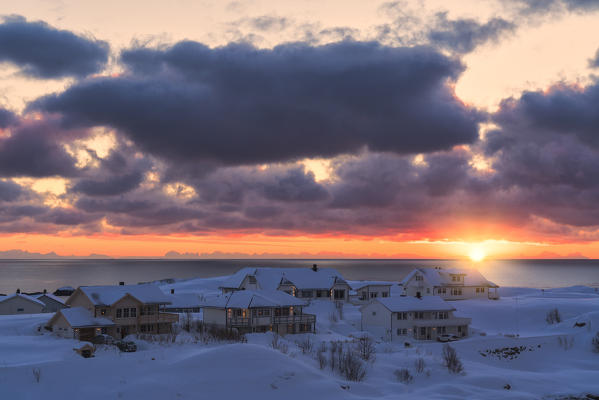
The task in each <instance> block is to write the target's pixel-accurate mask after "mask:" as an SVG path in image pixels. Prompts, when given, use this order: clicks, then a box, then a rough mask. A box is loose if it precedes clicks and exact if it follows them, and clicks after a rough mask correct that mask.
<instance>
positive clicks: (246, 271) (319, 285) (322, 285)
mask: <svg viewBox="0 0 599 400" xmlns="http://www.w3.org/2000/svg"><path fill="white" fill-rule="evenodd" d="M248 275H253V276H255V277H256V280H257V281H258V285H259V286H260V288H261V289H265V290H276V289H277V288H278V287H279V284H280V283H281V280H283V279H286V280H287V281H289V282H290V283H292V284H293V285H294V286H295V287H296V288H298V289H326V290H328V289H330V288H332V287H333V285H334V284H335V283H345V280H344V279H343V276H341V274H340V273H339V272H337V270H335V269H333V268H318V270H317V271H314V270H312V269H311V268H253V267H246V268H242V269H240V270H239V271H237V272H236V273H234V274H233V275H231V276H230V277H229V278H227V280H225V281H224V282H223V284H222V285H221V287H223V288H234V289H238V288H239V287H240V285H241V283H242V282H243V280H244V279H245V277H246V276H248Z"/></svg>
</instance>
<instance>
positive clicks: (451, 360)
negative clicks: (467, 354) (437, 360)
mask: <svg viewBox="0 0 599 400" xmlns="http://www.w3.org/2000/svg"><path fill="white" fill-rule="evenodd" d="M443 362H444V365H445V367H447V370H448V371H449V372H451V373H453V374H459V373H460V372H462V371H463V370H464V366H463V365H462V362H461V361H460V359H459V358H458V353H456V351H455V349H454V348H453V347H451V346H450V345H448V344H446V345H444V346H443Z"/></svg>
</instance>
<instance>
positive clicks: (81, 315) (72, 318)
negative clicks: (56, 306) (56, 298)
mask: <svg viewBox="0 0 599 400" xmlns="http://www.w3.org/2000/svg"><path fill="white" fill-rule="evenodd" d="M59 314H62V315H63V316H64V318H65V319H66V320H67V322H68V323H69V325H71V327H73V328H83V327H88V326H113V325H114V322H112V321H111V320H109V319H108V318H104V317H94V316H93V315H92V314H91V313H90V312H89V311H88V310H87V309H86V308H83V307H73V308H63V309H62V310H60V311H58V312H57V313H56V315H59ZM53 319H54V318H53Z"/></svg>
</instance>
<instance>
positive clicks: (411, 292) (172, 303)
mask: <svg viewBox="0 0 599 400" xmlns="http://www.w3.org/2000/svg"><path fill="white" fill-rule="evenodd" d="M598 326H599V294H598V293H597V291H596V290H595V289H592V288H587V287H573V288H564V289H552V290H543V291H542V290H539V289H527V288H499V287H498V285H496V284H495V283H493V282H490V281H488V280H487V279H486V278H485V277H484V276H483V275H482V274H481V273H480V272H478V271H477V270H475V269H472V268H463V269H458V268H440V267H430V268H414V269H413V270H412V271H411V272H410V273H409V274H407V275H406V276H405V277H404V278H403V279H402V280H401V281H395V282H394V281H351V280H347V279H345V278H344V277H343V276H342V275H341V274H340V273H339V272H338V271H337V270H335V269H333V268H321V267H319V266H318V265H316V264H315V265H311V266H310V265H307V266H306V267H302V268H266V267H265V268H255V267H248V268H242V269H240V270H239V271H237V272H236V273H234V274H232V275H230V276H222V277H216V278H194V279H186V280H175V279H164V280H160V281H155V282H146V283H139V284H126V283H125V282H118V283H117V284H115V285H113V286H81V287H77V288H74V287H61V288H58V289H57V290H55V291H54V292H52V293H50V292H48V291H47V290H42V291H41V292H38V293H23V292H21V291H20V290H18V291H16V292H15V293H13V294H10V295H4V296H0V349H1V350H2V351H1V352H0V364H1V363H4V365H9V366H14V367H15V368H16V369H14V370H12V372H11V373H13V374H17V375H18V372H16V371H23V370H27V369H29V370H30V371H29V372H28V374H24V375H27V377H25V376H15V379H17V380H19V379H31V375H32V372H31V368H29V366H30V365H35V366H34V367H32V368H33V371H34V372H33V375H34V379H38V378H35V374H36V372H35V371H42V370H46V369H48V366H50V365H52V362H57V360H56V358H57V359H58V360H60V362H59V364H60V363H64V362H67V364H66V365H67V366H69V367H70V368H72V367H73V366H74V365H78V366H79V367H77V368H83V369H84V370H87V369H90V370H95V368H104V369H105V368H107V366H108V365H109V366H110V367H109V368H110V369H111V370H112V369H114V371H123V369H124V370H126V369H128V368H131V367H132V364H131V363H132V362H133V363H135V362H137V363H139V362H145V361H143V360H151V361H159V360H170V361H168V363H175V364H177V363H178V362H179V361H177V360H180V359H181V358H183V359H185V360H187V358H191V359H194V358H196V357H199V358H200V359H201V358H204V357H207V359H205V360H203V361H198V360H196V361H197V362H196V361H194V362H191V361H189V362H186V363H185V365H186V367H185V368H199V370H198V373H199V374H201V375H203V374H208V376H212V372H208V371H210V370H211V369H212V367H211V366H212V365H220V362H221V361H222V362H225V363H227V365H229V366H228V367H227V368H228V369H231V370H234V369H236V368H244V370H245V371H246V372H244V374H249V375H248V376H253V374H254V373H255V372H256V371H254V367H256V366H257V365H258V364H256V363H262V361H260V360H263V359H265V360H266V359H270V358H272V357H275V358H276V359H277V360H276V361H273V360H271V364H269V365H268V366H267V367H264V368H266V369H265V371H266V370H268V371H270V374H266V375H264V376H262V375H261V377H260V378H252V379H258V380H264V379H266V380H269V379H271V378H272V376H273V374H275V373H276V372H275V371H277V370H281V371H287V370H290V371H292V372H289V373H290V374H292V375H290V376H287V377H283V378H281V377H279V378H277V379H278V380H279V381H280V380H281V379H282V380H283V383H282V382H278V383H276V382H274V383H271V384H269V385H267V386H268V387H262V388H261V389H260V390H261V391H262V392H261V393H263V395H264V396H263V397H267V398H275V397H276V396H275V394H276V393H275V394H272V393H271V392H272V391H274V392H276V391H278V390H279V388H283V387H284V386H285V385H287V384H288V383H290V382H291V381H296V380H297V379H296V375H295V374H299V375H301V374H300V372H299V370H301V371H303V372H302V373H307V374H308V376H311V377H312V378H310V379H316V378H315V376H318V379H317V380H318V381H322V382H321V383H322V384H324V385H325V386H330V385H331V384H332V385H333V386H334V388H333V387H329V389H327V390H331V391H332V392H331V397H333V398H345V397H344V396H347V395H350V394H354V395H356V396H358V397H359V398H370V397H372V396H375V395H376V393H378V394H380V395H383V396H385V395H391V393H396V392H397V391H398V390H399V392H401V393H411V394H412V395H414V396H415V398H418V397H419V396H422V397H423V398H434V397H435V395H434V393H436V392H435V390H441V392H443V395H444V396H445V395H447V393H446V392H445V391H444V390H442V387H443V385H451V383H452V382H453V381H456V380H459V381H461V386H460V387H461V388H462V389H460V390H466V391H468V390H472V391H473V392H472V393H475V392H476V391H477V390H481V385H482V386H483V387H487V386H489V385H490V386H491V389H485V390H491V391H492V392H493V391H499V393H501V396H502V398H509V397H510V396H512V397H513V398H534V396H536V394H538V393H540V392H539V391H540V390H541V391H542V390H545V389H541V387H540V386H539V387H532V388H531V385H530V380H531V379H533V378H532V377H530V376H527V373H526V371H527V370H530V373H532V371H533V370H534V368H538V363H539V360H540V359H545V360H546V359H548V358H549V359H551V356H552V355H555V354H556V352H561V353H563V352H567V355H568V356H569V355H572V356H574V355H576V359H577V360H580V359H581V354H584V357H582V359H589V357H590V358H592V359H595V363H594V364H585V365H581V364H580V361H578V362H576V363H575V364H576V368H579V369H580V370H579V371H578V373H579V374H578V378H579V379H578V380H575V381H573V383H572V384H571V385H570V386H565V387H564V386H563V385H562V386H561V387H560V391H558V392H559V393H562V392H564V393H565V392H567V393H570V394H571V393H574V392H576V393H579V392H580V390H583V391H584V390H585V389H584V388H585V387H588V389H586V390H587V391H589V393H592V391H593V388H594V386H593V385H594V383H593V380H592V379H587V378H589V376H590V375H589V374H594V373H596V372H597V367H596V365H597V364H596V358H597V357H598V356H597V355H596V354H595V353H593V351H592V346H593V343H594V340H596V338H595V334H596V332H595V330H596V327H598ZM15 332H18V333H16V334H15ZM13 341H14V342H15V343H19V345H17V346H16V347H13V346H11V345H10V343H13ZM25 343H27V346H31V347H33V348H36V349H38V350H39V349H41V348H44V349H46V351H48V353H49V354H52V357H53V358H52V357H51V358H52V360H45V358H44V356H43V354H44V351H42V350H39V355H38V357H39V359H38V358H36V356H35V355H33V354H30V351H29V350H27V349H26V348H23V347H19V346H26V344H25ZM240 346H241V347H240ZM19 348H20V351H21V352H22V353H19V354H17V349H19ZM208 349H210V351H212V352H217V353H224V354H225V355H220V356H217V354H212V355H208V354H209V353H206V352H207V351H208ZM273 352H274V355H273ZM24 354H27V356H24ZM116 354H121V355H120V356H118V357H116V358H115V355H116ZM15 357H16V359H15ZM214 357H223V359H222V360H220V361H218V360H215V359H214ZM281 357H282V358H283V359H281ZM560 357H562V358H563V357H564V355H563V354H560ZM77 358H79V359H80V360H81V361H76V359H77ZM40 361H41V362H42V364H44V365H42V366H41V367H40V366H38V364H39V362H40ZM81 362H85V363H87V364H80V363H81ZM560 362H561V363H563V362H564V361H563V360H562V361H560ZM589 362H590V361H589ZM48 363H49V364H48ZM90 363H91V364H90ZM215 363H216V364H215ZM231 363H232V364H231ZM298 363H299V364H298ZM566 363H567V361H566ZM156 364H158V363H156ZM61 365H62V364H61ZM169 365H170V364H169ZM233 365H234V366H233ZM591 365H592V366H591ZM248 368H249V369H248ZM297 368H299V370H297ZM506 368H507V369H511V368H516V369H519V371H520V374H519V375H518V374H515V373H512V372H509V373H508V372H507V370H506ZM216 369H217V370H218V368H216ZM5 371H8V369H6V368H5ZM250 371H253V372H250ZM221 372H222V371H221ZM562 372H563V371H562ZM38 373H39V372H38ZM96 373H97V372H96ZM154 373H157V371H154ZM214 373H216V372H214ZM556 373H557V372H556ZM104 374H108V376H110V375H111V374H110V373H109V372H104ZM314 374H316V375H314ZM323 374H324V375H325V376H324V377H323ZM479 374H482V375H483V376H484V378H483V377H480V376H479V377H478V378H475V377H476V376H477V375H479ZM169 376H170V375H169ZM235 376H236V377H237V379H238V378H239V376H237V375H235ZM491 376H492V377H493V378H491ZM131 379H133V377H131ZM172 379H179V378H172ZM181 379H182V378H181ZM206 379H207V378H206ZM248 379H249V378H248ZM277 379H275V380H277ZM302 379H306V377H303V378H302ZM381 379H383V380H384V381H385V382H387V383H389V382H391V383H392V385H391V388H392V389H391V388H389V387H387V386H385V385H380V384H379V385H375V384H374V383H373V382H377V381H379V380H381ZM489 379H491V381H492V383H491V384H489V383H485V384H484V385H483V384H482V383H481V382H487V381H488V380H489ZM585 379H586V380H585ZM570 380H571V379H570ZM40 381H41V378H40ZM287 381H290V382H287ZM522 381H526V382H527V383H526V384H523V383H521V382H522ZM427 382H428V383H427ZM581 382H584V384H582V383H581ZM38 383H39V382H38ZM296 383H297V384H300V383H299V382H296ZM433 383H434V384H435V385H436V386H435V385H433V386H435V387H436V389H434V390H433V389H430V392H427V389H426V387H428V386H430V385H431V384H433ZM465 383H467V384H466V385H465ZM190 384H191V383H189V382H186V383H184V384H183V383H182V385H183V386H185V385H190ZM547 384H549V383H548V382H547ZM397 385H399V386H400V388H398V387H397ZM439 385H440V386H439ZM92 386H93V385H92ZM300 386H301V384H300ZM375 386H376V387H377V389H376V390H375V389H374V387H375ZM6 387H8V386H6V384H5V386H4V387H3V383H2V381H0V393H2V390H3V389H4V388H6ZM40 387H41V386H40ZM381 387H383V388H386V389H381ZM464 387H466V388H470V389H464ZM275 388H276V389H275ZM46 389H47V388H46ZM121 389H123V388H120V389H119V388H113V389H110V392H111V393H113V392H114V391H116V392H114V393H116V394H117V395H118V393H121V394H122V393H125V392H126V391H125V392H122V391H121ZM127 389H128V390H132V391H131V393H135V394H136V395H140V392H139V391H138V390H137V389H130V388H127ZM321 389H322V388H321ZM321 389H319V393H321V392H322V390H321ZM40 390H41V389H40ZM98 390H99V389H98ZM103 390H104V389H102V390H100V392H102V391H103ZM181 390H183V392H185V390H184V389H181ZM189 390H191V389H190V388H189ZM230 390H234V389H231V388H229V389H224V388H223V389H222V391H217V392H215V393H217V394H219V395H220V394H222V393H229V394H231V393H233V392H230ZM373 390H374V392H376V393H374V392H372V391H373ZM445 390H447V388H445ZM452 390H453V389H452ZM531 391H532V394H531ZM100 392H98V393H100ZM146 392H147V388H146V389H143V393H146ZM183 392H182V393H183ZM595 392H597V390H596V388H595ZM9 393H10V392H9ZM114 393H113V394H114ZM286 393H287V392H286ZM465 393H467V392H465ZM556 393H557V392H556ZM580 393H582V392H580ZM529 395H530V396H532V397H527V396H529ZM148 396H149V398H171V397H169V396H167V397H159V396H157V395H156V396H154V394H151V395H147V396H146V397H148ZM460 396H463V397H460ZM92 397H93V396H92ZM99 397H101V396H98V398H99ZM117 397H118V396H117ZM375 397H376V396H375ZM441 397H442V396H441ZM467 397H470V396H468V395H466V394H464V393H462V394H456V398H467ZM476 397H477V396H473V397H472V398H476ZM11 398H26V397H19V396H18V394H16V395H15V397H11ZM132 398H136V397H132ZM291 398H294V397H293V396H291ZM298 398H299V397H298ZM444 398H446V397H444ZM537 398H538V397H537ZM556 398H558V397H556Z"/></svg>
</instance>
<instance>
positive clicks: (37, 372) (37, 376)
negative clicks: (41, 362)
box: [31, 368, 42, 383]
mask: <svg viewBox="0 0 599 400" xmlns="http://www.w3.org/2000/svg"><path fill="white" fill-rule="evenodd" d="M31 372H33V379H35V382H36V383H40V379H41V378H42V370H41V369H39V368H33V369H32V370H31Z"/></svg>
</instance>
